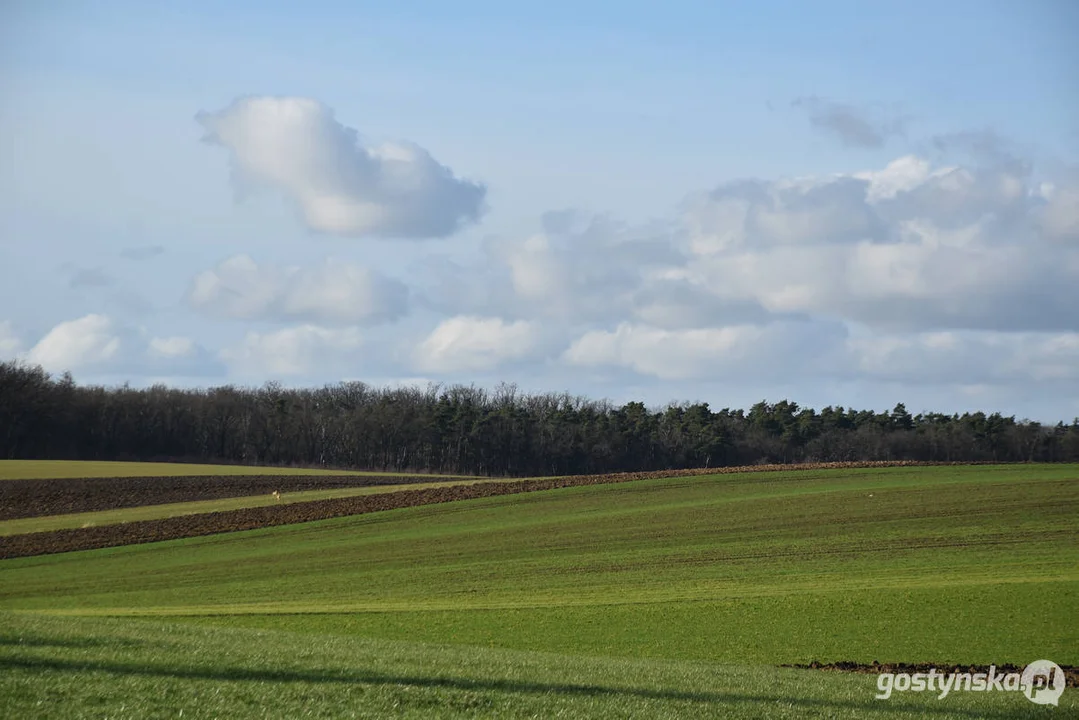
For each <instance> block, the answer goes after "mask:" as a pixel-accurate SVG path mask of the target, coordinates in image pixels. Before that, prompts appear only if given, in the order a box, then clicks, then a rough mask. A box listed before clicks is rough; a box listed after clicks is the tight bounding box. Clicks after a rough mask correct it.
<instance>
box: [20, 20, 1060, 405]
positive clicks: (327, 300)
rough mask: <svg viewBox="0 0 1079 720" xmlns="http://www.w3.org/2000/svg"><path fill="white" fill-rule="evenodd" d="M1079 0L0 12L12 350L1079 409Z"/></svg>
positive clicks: (27, 357)
mask: <svg viewBox="0 0 1079 720" xmlns="http://www.w3.org/2000/svg"><path fill="white" fill-rule="evenodd" d="M1077 33H1079V3H1074V2H1071V1H1070V0H1028V1H1027V2H1004V1H1002V0H979V1H977V2H975V1H963V0H936V1H935V2H921V1H919V0H914V1H907V2H886V1H883V0H882V1H881V2H874V3H865V2H854V1H853V0H851V1H848V2H838V1H834V0H833V1H827V0H821V1H820V2H815V3H803V2H794V1H793V0H790V1H786V2H781V1H779V0H769V1H764V0H762V1H761V2H754V3H724V2H679V1H673V2H668V3H664V4H657V3H644V2H624V3H619V4H608V3H581V2H576V3H567V2H561V1H558V0H555V1H552V2H544V3H496V2H467V1H462V2H458V3H435V2H422V3H409V2H395V3H370V2H349V3H346V2H319V1H317V0H312V1H310V2H305V3H284V2H258V3H255V2H246V1H238V2H232V3H209V2H197V1H193V2H188V3H182V4H172V5H168V6H166V5H165V4H153V3H145V2H125V1H123V0H116V1H114V2H74V1H73V0H57V1H56V2H49V3H41V2H28V1H25V0H5V1H4V2H2V3H0V141H2V142H0V360H12V359H14V360H18V361H22V362H26V363H30V364H37V365H41V366H43V367H44V368H45V369H46V370H48V371H49V372H51V373H55V374H58V373H63V372H71V373H72V375H73V376H74V377H75V379H76V380H77V381H78V382H80V383H94V384H106V385H116V384H120V383H125V382H126V383H130V384H131V385H133V386H140V387H141V386H148V385H151V384H155V383H166V384H169V385H175V386H181V387H207V386H215V385H223V384H235V385H246V386H258V385H261V384H263V383H266V382H269V381H277V382H281V383H282V384H284V385H287V386H321V385H323V384H327V383H335V382H339V381H343V380H347V381H353V380H360V381H363V382H367V383H371V384H375V385H398V384H414V383H418V384H423V385H426V384H427V383H428V382H436V383H443V384H456V383H463V384H475V385H478V386H483V387H493V386H495V385H496V384H498V383H500V382H508V383H515V384H517V385H518V387H519V388H521V389H522V390H525V391H529V392H546V391H555V392H570V393H572V394H580V395H586V396H589V397H592V398H596V399H600V398H606V399H609V400H611V401H613V402H616V403H622V402H627V401H630V400H642V401H644V402H646V403H648V404H649V405H652V406H655V407H659V406H662V405H664V404H666V403H668V402H672V401H674V402H687V401H689V402H696V401H704V402H708V403H710V404H711V405H712V406H713V407H714V408H721V407H743V408H744V407H749V406H750V405H752V404H753V403H756V402H758V401H761V400H769V401H773V402H774V401H778V400H780V399H789V400H793V401H796V402H798V403H800V404H802V405H803V406H812V407H818V408H820V407H824V406H826V405H833V406H834V405H843V406H848V407H850V406H853V407H857V408H873V409H878V410H883V409H890V408H891V407H892V406H894V405H895V404H896V403H898V402H903V403H905V404H906V406H907V408H908V409H909V410H911V411H912V412H924V411H940V412H948V413H951V412H964V411H968V410H979V409H980V410H985V411H987V412H990V411H999V412H1002V413H1004V414H1006V415H1016V416H1017V417H1020V418H1031V419H1035V420H1039V421H1042V422H1056V421H1058V420H1064V421H1070V420H1071V419H1072V418H1074V417H1076V416H1079V92H1077V89H1079V49H1077V47H1076V46H1075V43H1074V37H1075V36H1076V34H1077Z"/></svg>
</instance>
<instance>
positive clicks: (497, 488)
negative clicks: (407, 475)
mask: <svg viewBox="0 0 1079 720" xmlns="http://www.w3.org/2000/svg"><path fill="white" fill-rule="evenodd" d="M940 464H941V463H917V462H911V461H896V462H853V463H843V462H839V463H807V464H801V465H753V466H745V467H726V468H703V469H697V470H660V471H654V472H640V473H618V474H608V475H576V476H566V477H560V478H543V479H532V480H527V479H526V480H508V481H488V482H483V483H476V484H467V485H458V486H450V487H439V488H423V489H417V490H400V491H396V492H386V493H380V494H378V495H360V496H354V497H347V498H334V499H329V500H315V501H311V502H298V503H286V504H282V505H274V506H265V507H252V508H244V509H240V510H229V511H223V512H213V513H202V514H197V515H185V516H180V517H171V518H164V519H160V520H142V521H137V522H129V523H123V524H117V525H106V526H101V527H89V528H79V529H71V530H53V531H48V532H37V533H26V534H22V535H13V536H7V537H4V538H0V559H4V558H15V557H28V556H33V555H45V554H51V553H62V552H71V551H75V550H92V549H97V548H105V547H114V546H118V545H133V544H138V543H146V542H158V541H163V540H175V539H180V538H187V537H198V536H202V535H213V534H216V533H224V532H236V531H240V530H255V529H258V528H264V527H272V526H276V525H289V524H293V523H302V522H311V521H315V520H327V519H330V518H336V517H344V516H349V515H361V514H364V513H371V512H380V511H384V510H395V509H398V508H406V507H415V506H419V505H430V504H435V503H446V502H454V501H457V500H471V499H474V498H482V497H490V496H495V495H510V494H514V493H525V492H536V491H540V490H552V489H556V488H566V487H577V486H583V485H598V484H607V483H619V482H631V481H634V480H645V479H653V478H671V477H686V476H692V475H722V474H732V473H745V472H770V471H790V470H827V469H843V468H849V469H856V468H884V467H913V466H919V465H940ZM953 464H960V463H953ZM962 464H965V463H962ZM422 478H423V479H422V481H423V482H429V481H430V480H431V478H430V476H422ZM292 479H296V480H299V481H301V482H305V481H312V482H321V481H324V480H326V478H317V479H315V478H282V477H272V478H269V479H268V480H269V481H270V482H272V483H274V486H273V489H281V488H282V487H283V486H282V484H281V483H282V481H284V480H292ZM331 479H334V480H344V481H347V482H350V483H355V482H356V481H362V482H367V483H371V481H372V480H374V478H371V477H363V478H357V477H348V478H331ZM379 479H380V480H384V482H385V484H389V482H390V478H385V479H383V478H379ZM99 480H100V481H101V482H104V483H105V485H103V486H101V487H104V488H107V487H108V483H117V484H119V483H124V482H126V481H128V480H131V479H120V478H110V479H103V480H102V479H95V480H94V485H95V486H96V483H97V482H98V481H99ZM135 480H136V481H138V483H139V484H141V485H142V487H155V486H157V487H158V488H159V489H161V490H162V491H164V490H163V489H164V488H167V487H168V485H169V484H173V483H177V484H179V485H182V484H183V483H185V482H194V485H193V487H203V486H206V487H209V486H212V485H213V484H214V483H216V482H219V481H221V480H230V478H227V477H216V478H136V479H135ZM234 480H238V481H242V483H246V484H247V485H246V487H247V489H248V490H247V492H245V493H242V494H248V495H250V494H256V493H253V492H251V489H252V485H251V484H250V483H251V482H252V481H256V482H257V483H262V482H264V481H266V480H267V479H266V478H261V477H259V476H255V477H244V478H239V479H234ZM392 480H393V482H395V483H401V482H402V478H401V477H400V476H394V477H393V478H392ZM12 482H14V481H7V482H5V483H3V484H0V488H4V487H6V486H7V485H9V484H10V483H12ZM27 482H29V483H31V486H30V487H31V488H32V487H33V484H34V483H37V484H40V483H42V482H43V481H41V480H35V481H27ZM56 482H58V483H75V487H79V486H80V484H81V483H89V482H90V481H89V480H63V481H56ZM413 482H420V480H413ZM83 487H85V486H83ZM259 487H262V489H261V492H269V490H267V489H266V487H268V486H262V485H260V486H259ZM304 489H312V488H311V486H305V488H304ZM24 492H25V491H24ZM32 497H33V495H32V494H31V495H29V496H28V497H27V501H30V498H32ZM143 497H144V498H145V496H143ZM169 497H170V498H175V500H173V501H182V500H192V499H196V498H192V497H191V496H190V495H186V496H177V495H170V496H169ZM224 497H228V495H226V496H224ZM158 502H162V501H158ZM164 502H167V501H164ZM4 504H5V505H6V504H7V503H6V502H5V503H4ZM139 504H149V503H147V502H146V501H145V499H144V501H143V502H141V503H139ZM111 507H116V506H115V505H114V506H111ZM97 509H106V508H100V507H99V508H97ZM67 512H73V510H68V511H67ZM52 514H55V512H54V513H52ZM28 516H29V515H25V514H23V515H16V517H28ZM30 517H32V516H30Z"/></svg>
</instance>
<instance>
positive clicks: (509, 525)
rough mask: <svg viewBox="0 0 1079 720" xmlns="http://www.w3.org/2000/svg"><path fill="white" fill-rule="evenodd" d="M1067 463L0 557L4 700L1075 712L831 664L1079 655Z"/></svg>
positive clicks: (210, 708) (569, 710) (714, 487)
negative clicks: (818, 666)
mask: <svg viewBox="0 0 1079 720" xmlns="http://www.w3.org/2000/svg"><path fill="white" fill-rule="evenodd" d="M1077 611H1079V467H1076V466H1064V465H1056V466H1046V465H1025V466H980V467H942V468H889V469H874V470H828V471H823V470H822V471H803V472H785V473H762V474H756V473H747V474H742V475H720V476H701V477H694V478H680V479H666V480H645V481H636V482H632V483H624V484H616V485H601V486H588V487H578V488H568V489H561V490H553V491H546V492H538V493H529V494H523V495H516V496H500V497H493V498H484V499H479V500H470V501H465V502H457V503H450V504H444V505H433V506H425V507H418V508H408V509H402V510H394V511H389V512H383V513H375V514H370V515H362V516H356V517H351V518H339V519H335V520H327V521H322V522H317V523H308V524H303V525H292V526H283V527H277V528H270V529H265V530H256V531H249V532H244V533H232V534H226V535H217V536H210V537H203V538H193V539H188V540H177V541H170V542H163V543H154V544H149V545H140V546H129V547H120V548H110V549H105V550H96V551H88V552H81V553H70V554H65V555H53V556H43V557H37V558H20V559H15V560H6V561H2V562H0V666H3V667H4V672H3V673H2V675H0V715H4V716H12V717H14V716H18V717H35V716H39V717H46V716H47V717H55V716H60V717H65V716H70V717H81V716H87V717H90V716H94V717H101V716H109V717H157V716H161V717H163V716H165V715H166V714H167V715H168V716H169V717H176V716H177V708H178V707H183V708H184V711H185V712H184V717H215V716H216V717H243V716H251V717H265V716H267V715H273V716H279V717H299V716H304V715H306V716H310V717H340V716H344V717H349V716H355V717H365V716H370V717H380V716H387V715H409V714H411V715H434V716H445V715H467V716H475V715H479V716H495V715H498V716H513V717H527V716H538V717H550V716H556V715H559V714H562V715H564V716H566V717H610V716H618V717H630V716H633V717H664V716H667V717H698V716H714V717H922V716H927V715H928V716H932V717H957V718H958V717H966V718H969V717H1016V716H1019V717H1024V716H1029V717H1053V716H1060V717H1065V716H1068V715H1069V714H1074V713H1075V711H1076V710H1077V709H1079V702H1077V700H1079V691H1076V690H1074V689H1069V690H1068V691H1066V692H1065V694H1064V696H1063V697H1062V698H1061V706H1060V707H1059V708H1045V707H1039V706H1036V705H1034V704H1032V703H1030V702H1029V701H1028V700H1026V698H1024V697H1023V696H1022V694H1020V693H970V692H967V693H956V694H952V695H950V696H948V697H947V698H944V699H940V700H938V699H936V697H935V696H934V695H932V694H930V693H905V694H902V695H899V694H897V695H896V696H893V697H892V698H891V699H890V700H887V701H881V700H875V699H874V694H875V692H876V690H875V686H876V685H875V680H876V678H875V676H873V675H853V674H851V675H848V674H838V673H827V672H817V671H800V670H789V669H787V670H784V669H777V668H776V667H775V666H776V665H779V664H782V663H806V662H810V661H812V660H819V661H839V660H848V661H858V662H866V663H868V662H872V661H874V660H878V661H880V662H933V663H940V664H945V663H984V664H989V663H997V664H1000V663H1005V662H1007V663H1015V664H1018V665H1025V664H1026V663H1028V662H1030V661H1032V660H1035V659H1039V658H1048V659H1051V660H1054V661H1056V662H1057V663H1059V664H1070V665H1074V664H1077V663H1079V629H1077V628H1079V625H1077V624H1076V623H1075V620H1074V619H1075V617H1076V616H1077V615H1079V613H1077Z"/></svg>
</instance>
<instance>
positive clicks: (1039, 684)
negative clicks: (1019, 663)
mask: <svg viewBox="0 0 1079 720" xmlns="http://www.w3.org/2000/svg"><path fill="white" fill-rule="evenodd" d="M877 689H878V690H879V691H880V693H879V694H878V695H876V696H875V697H876V699H877V700H887V699H888V698H890V697H891V696H892V693H893V692H925V691H929V692H933V693H937V699H938V700H943V699H944V698H946V697H948V695H949V693H952V692H993V691H1001V692H1004V691H1013V692H1014V691H1018V692H1022V693H1023V694H1024V695H1026V697H1027V699H1028V700H1030V701H1031V702H1032V703H1036V704H1038V705H1057V704H1058V703H1059V702H1060V696H1061V695H1062V694H1063V693H1064V671H1063V670H1061V669H1060V666H1059V665H1057V664H1056V663H1055V662H1052V661H1051V660H1035V661H1034V662H1032V663H1030V664H1029V665H1027V666H1026V667H1025V668H1024V669H1023V672H1022V673H1017V672H1010V673H1005V672H997V666H996V665H990V666H989V670H988V672H951V673H942V672H940V671H939V670H937V669H936V668H931V669H930V670H929V672H916V673H908V672H901V673H891V672H887V673H881V674H880V675H878V676H877Z"/></svg>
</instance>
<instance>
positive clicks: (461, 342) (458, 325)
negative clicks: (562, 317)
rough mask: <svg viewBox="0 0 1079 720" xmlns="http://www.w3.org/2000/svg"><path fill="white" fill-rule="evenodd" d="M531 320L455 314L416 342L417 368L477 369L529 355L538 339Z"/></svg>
mask: <svg viewBox="0 0 1079 720" xmlns="http://www.w3.org/2000/svg"><path fill="white" fill-rule="evenodd" d="M538 340H539V338H538V332H537V328H536V327H535V325H534V324H533V323H529V322H525V321H523V320H518V321H516V322H506V321H504V320H502V319H501V318H493V317H491V318H479V317H468V316H457V317H453V318H450V319H448V320H445V321H443V322H442V323H440V324H439V326H438V327H436V328H435V329H434V330H433V331H432V332H431V334H430V335H428V336H427V338H426V339H425V340H424V341H423V342H422V343H420V345H419V347H418V348H417V349H416V353H415V357H414V360H415V366H416V369H417V370H419V371H420V372H443V373H458V372H480V371H485V370H492V369H494V368H496V367H498V366H499V365H501V364H502V363H504V362H507V361H510V360H518V359H521V358H524V357H526V356H528V355H530V354H531V353H532V352H533V350H535V349H536V347H537V343H538Z"/></svg>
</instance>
